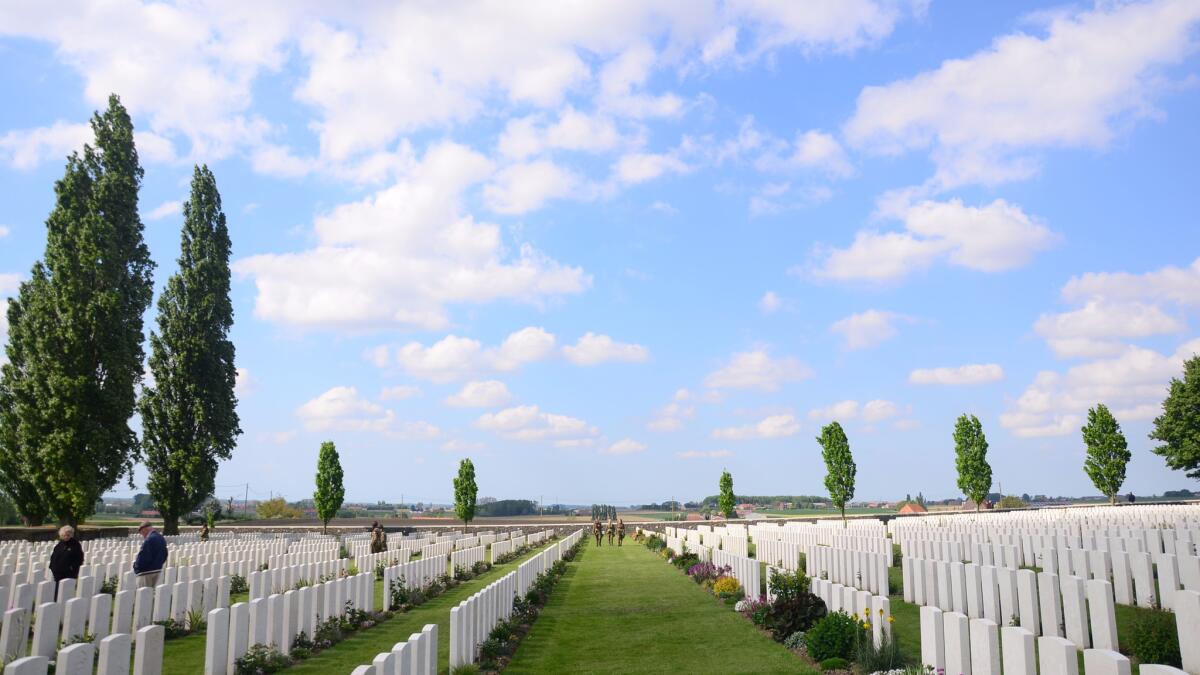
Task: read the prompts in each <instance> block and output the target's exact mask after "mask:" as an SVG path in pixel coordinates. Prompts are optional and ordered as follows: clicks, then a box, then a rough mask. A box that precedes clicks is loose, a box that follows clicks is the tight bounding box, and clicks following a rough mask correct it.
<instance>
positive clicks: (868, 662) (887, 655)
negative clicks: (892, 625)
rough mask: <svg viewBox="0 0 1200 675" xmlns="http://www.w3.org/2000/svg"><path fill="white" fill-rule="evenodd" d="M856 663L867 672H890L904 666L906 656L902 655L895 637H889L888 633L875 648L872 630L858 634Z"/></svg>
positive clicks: (885, 633) (884, 634)
mask: <svg viewBox="0 0 1200 675" xmlns="http://www.w3.org/2000/svg"><path fill="white" fill-rule="evenodd" d="M854 662H855V663H857V664H858V665H859V666H860V667H861V668H862V669H863V671H865V672H868V673H874V672H878V671H890V670H892V669H895V668H901V667H903V666H904V656H903V655H902V654H901V653H900V645H899V644H898V643H897V642H896V640H895V636H892V637H888V634H887V632H886V631H885V632H884V633H883V638H882V639H881V640H880V641H879V646H878V647H876V646H875V639H874V637H873V635H872V632H871V631H870V630H862V631H859V633H858V644H857V645H856V646H855V648H854Z"/></svg>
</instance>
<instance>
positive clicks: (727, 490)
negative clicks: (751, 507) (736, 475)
mask: <svg viewBox="0 0 1200 675" xmlns="http://www.w3.org/2000/svg"><path fill="white" fill-rule="evenodd" d="M718 485H719V487H720V495H719V496H718V497H717V499H718V506H719V508H720V511H721V515H723V516H725V517H726V518H732V517H733V507H734V505H735V504H736V503H737V502H735V501H734V496H733V476H731V475H730V474H729V472H728V471H722V472H721V481H720V482H719V483H718Z"/></svg>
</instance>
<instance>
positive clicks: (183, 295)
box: [139, 166, 242, 534]
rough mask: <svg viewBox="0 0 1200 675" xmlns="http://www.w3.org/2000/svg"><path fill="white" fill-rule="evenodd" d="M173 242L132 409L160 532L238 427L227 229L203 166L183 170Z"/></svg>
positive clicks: (204, 480) (200, 491) (197, 498)
mask: <svg viewBox="0 0 1200 675" xmlns="http://www.w3.org/2000/svg"><path fill="white" fill-rule="evenodd" d="M180 248H181V251H180V254H179V271H178V272H176V273H175V274H174V275H172V276H171V278H170V279H169V280H168V281H167V287H166V289H165V290H164V291H163V294H162V296H161V297H160V298H159V299H158V332H157V333H151V334H150V372H151V374H153V376H154V384H153V386H152V387H148V388H146V389H145V390H144V391H143V394H142V400H141V402H140V406H139V409H140V411H141V413H142V428H143V432H142V450H143V456H144V458H145V461H146V468H147V469H149V471H150V479H149V482H148V483H147V488H148V489H149V490H150V494H152V495H153V496H154V501H155V503H156V504H158V511H159V513H161V514H162V517H163V534H178V533H179V519H180V517H182V516H185V515H187V514H188V513H190V512H191V511H192V510H193V509H195V508H197V507H198V506H200V504H201V503H203V501H204V499H205V497H207V496H208V495H210V494H212V491H213V488H214V485H215V481H216V477H217V463H218V462H219V461H220V460H222V459H229V458H230V456H231V455H232V453H233V448H234V446H235V445H236V439H237V436H238V434H240V433H241V432H242V430H241V428H240V427H239V426H238V414H237V397H236V396H235V395H234V386H235V385H236V383H237V367H236V366H235V365H234V348H233V343H232V342H231V341H230V340H229V329H230V328H231V327H232V326H233V303H232V302H230V300H229V251H230V241H229V229H228V228H227V227H226V225H225V214H224V213H223V212H222V211H221V195H220V193H219V192H217V181H216V178H215V177H214V176H213V174H212V172H211V171H209V170H208V167H206V166H198V167H196V168H195V171H194V172H193V174H192V194H191V198H190V199H188V201H187V202H185V203H184V205H183V234H182V243H181V246H180Z"/></svg>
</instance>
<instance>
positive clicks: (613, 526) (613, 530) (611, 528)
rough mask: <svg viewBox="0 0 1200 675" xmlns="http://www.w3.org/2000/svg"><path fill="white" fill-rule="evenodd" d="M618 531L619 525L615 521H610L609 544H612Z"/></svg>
mask: <svg viewBox="0 0 1200 675" xmlns="http://www.w3.org/2000/svg"><path fill="white" fill-rule="evenodd" d="M616 533H617V527H616V525H615V524H614V523H613V521H611V520H610V521H608V545H609V546H612V540H613V535H614V534H616Z"/></svg>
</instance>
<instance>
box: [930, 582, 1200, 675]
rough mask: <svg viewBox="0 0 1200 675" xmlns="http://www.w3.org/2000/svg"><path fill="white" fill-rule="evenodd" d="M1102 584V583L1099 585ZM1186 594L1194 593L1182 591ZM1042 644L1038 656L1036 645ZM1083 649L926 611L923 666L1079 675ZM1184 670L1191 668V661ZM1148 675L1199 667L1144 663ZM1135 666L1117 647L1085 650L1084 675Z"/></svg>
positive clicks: (971, 674)
mask: <svg viewBox="0 0 1200 675" xmlns="http://www.w3.org/2000/svg"><path fill="white" fill-rule="evenodd" d="M1098 583H1102V582H1098ZM1180 592H1181V593H1187V592H1189V591H1180ZM1035 641H1036V643H1037V656H1036V658H1035V652H1034V642H1035ZM1078 649H1079V648H1078V646H1077V645H1076V644H1075V643H1073V642H1071V641H1070V640H1068V639H1066V638H1062V637H1055V636H1042V637H1037V636H1035V635H1034V633H1033V632H1032V631H1029V630H1027V629H1025V628H1022V627H1020V626H1004V627H1000V626H999V625H998V624H997V623H996V622H994V621H991V620H990V619H971V618H969V617H967V615H965V614H962V613H959V612H943V611H942V610H941V609H938V608H937V607H928V606H926V607H922V608H921V664H922V665H924V666H928V667H930V668H933V669H935V670H937V671H938V672H946V673H962V674H963V675H1001V673H1003V674H1004V675H1037V673H1038V672H1039V669H1040V672H1041V673H1042V674H1043V675H1046V674H1048V673H1054V675H1080V670H1079V661H1078V658H1079V657H1078V654H1079V651H1078ZM1184 667H1185V668H1189V667H1188V665H1187V661H1186V660H1185V662H1184ZM1140 670H1141V672H1142V673H1143V675H1187V674H1188V673H1195V672H1197V671H1196V670H1194V669H1191V668H1189V669H1188V670H1180V669H1178V668H1174V667H1171V666H1163V665H1153V664H1142V665H1141V666H1140ZM1131 672H1132V669H1131V663H1130V661H1129V659H1128V658H1127V657H1125V656H1124V655H1122V654H1121V653H1120V652H1117V651H1116V650H1114V649H1085V650H1083V673H1084V674H1085V675H1130V673H1131Z"/></svg>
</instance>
